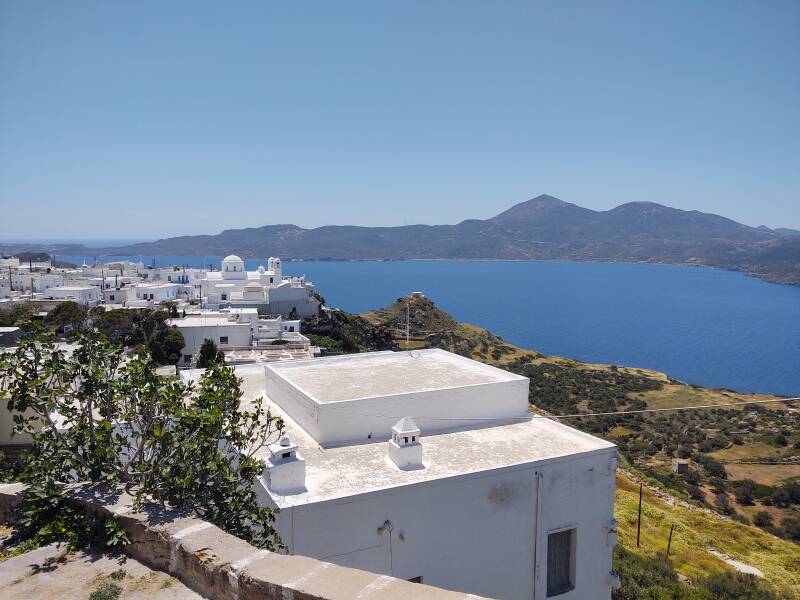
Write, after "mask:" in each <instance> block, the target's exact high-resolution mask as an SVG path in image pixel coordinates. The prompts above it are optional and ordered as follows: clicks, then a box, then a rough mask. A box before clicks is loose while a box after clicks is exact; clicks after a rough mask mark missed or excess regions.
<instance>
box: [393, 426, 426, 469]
mask: <svg viewBox="0 0 800 600" xmlns="http://www.w3.org/2000/svg"><path fill="white" fill-rule="evenodd" d="M419 434H420V431H419V427H417V424H416V423H415V422H414V419H412V418H411V417H403V418H402V419H400V420H399V421H398V422H397V423H395V424H394V426H393V427H392V439H391V440H389V458H391V459H392V461H393V462H394V464H396V465H397V466H398V468H400V469H402V470H404V471H407V470H412V469H424V468H425V466H424V465H423V464H422V443H421V442H420V435H419Z"/></svg>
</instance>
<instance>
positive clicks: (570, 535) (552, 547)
mask: <svg viewBox="0 0 800 600" xmlns="http://www.w3.org/2000/svg"><path fill="white" fill-rule="evenodd" d="M574 588H575V529H565V530H564V531H556V532H554V533H551V534H549V535H548V536H547V597H548V598H550V597H552V596H558V595H559V594H563V593H565V592H568V591H570V590H572V589H574Z"/></svg>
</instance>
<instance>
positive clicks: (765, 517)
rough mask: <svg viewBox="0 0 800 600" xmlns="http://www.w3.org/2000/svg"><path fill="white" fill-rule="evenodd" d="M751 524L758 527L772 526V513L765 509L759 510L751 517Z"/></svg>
mask: <svg viewBox="0 0 800 600" xmlns="http://www.w3.org/2000/svg"><path fill="white" fill-rule="evenodd" d="M753 524H754V525H757V526H758V527H772V515H771V514H769V513H768V512H767V511H765V510H760V511H758V512H757V513H756V515H755V517H753Z"/></svg>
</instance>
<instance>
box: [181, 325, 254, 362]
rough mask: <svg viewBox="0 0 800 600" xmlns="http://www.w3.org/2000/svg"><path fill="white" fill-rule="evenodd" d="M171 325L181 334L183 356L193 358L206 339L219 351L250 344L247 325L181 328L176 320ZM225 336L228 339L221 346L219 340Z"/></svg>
mask: <svg viewBox="0 0 800 600" xmlns="http://www.w3.org/2000/svg"><path fill="white" fill-rule="evenodd" d="M196 318H197V317H193V319H196ZM171 324H172V325H175V326H176V327H177V328H178V331H180V332H181V334H182V335H183V339H184V340H185V342H186V345H185V346H184V347H183V350H181V354H182V355H184V356H185V355H187V354H191V355H192V356H194V355H195V354H196V353H197V352H199V351H200V346H202V345H203V342H204V341H205V340H207V339H208V340H212V341H213V342H214V343H215V344H216V345H217V348H219V349H220V350H225V349H226V348H229V347H234V346H238V347H241V346H249V345H250V342H251V331H250V324H249V323H235V322H231V323H226V324H225V325H213V324H212V325H208V326H207V327H197V326H192V327H181V320H180V319H176V320H173V321H171ZM225 336H227V338H228V343H227V344H223V343H222V342H221V341H220V338H221V337H225ZM183 363H184V361H183V358H181V362H180V364H183Z"/></svg>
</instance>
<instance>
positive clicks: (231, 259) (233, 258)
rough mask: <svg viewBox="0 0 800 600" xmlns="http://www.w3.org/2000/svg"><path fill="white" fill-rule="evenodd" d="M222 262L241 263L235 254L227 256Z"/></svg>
mask: <svg viewBox="0 0 800 600" xmlns="http://www.w3.org/2000/svg"><path fill="white" fill-rule="evenodd" d="M222 262H242V259H241V258H239V257H238V256H236V255H235V254H229V255H228V256H226V257H225V258H223V259H222Z"/></svg>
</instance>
